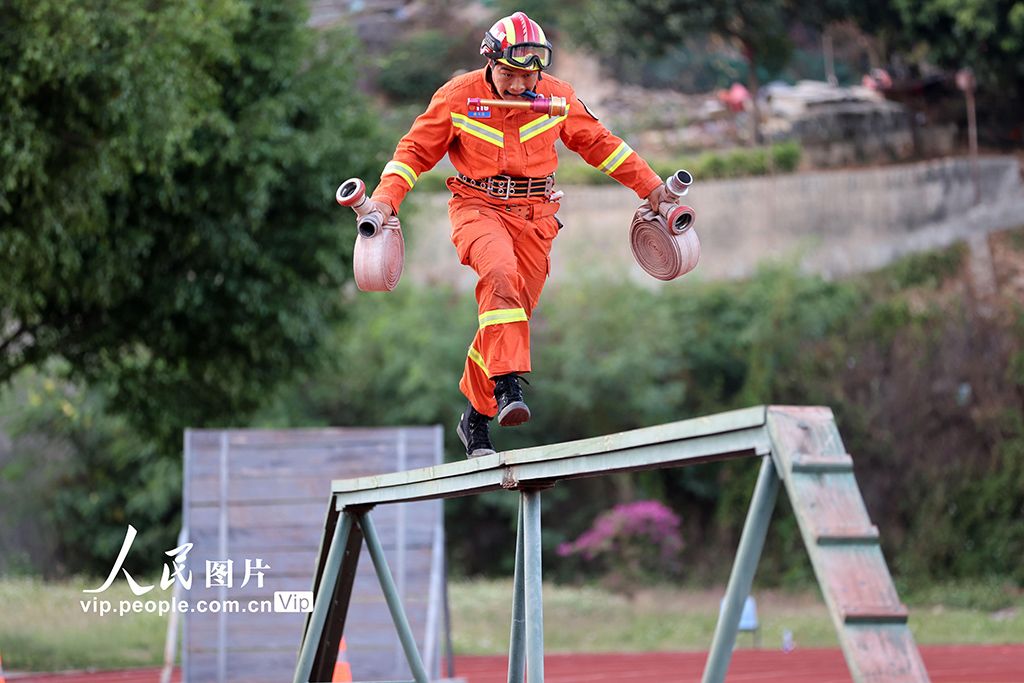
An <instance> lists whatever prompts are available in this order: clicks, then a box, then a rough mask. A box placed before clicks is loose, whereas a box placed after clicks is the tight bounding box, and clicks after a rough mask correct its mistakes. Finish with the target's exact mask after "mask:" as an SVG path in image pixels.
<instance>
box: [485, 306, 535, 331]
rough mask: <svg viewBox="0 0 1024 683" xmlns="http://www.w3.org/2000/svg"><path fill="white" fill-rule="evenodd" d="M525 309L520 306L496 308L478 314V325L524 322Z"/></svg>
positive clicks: (526, 319)
mask: <svg viewBox="0 0 1024 683" xmlns="http://www.w3.org/2000/svg"><path fill="white" fill-rule="evenodd" d="M528 320H529V318H527V317H526V311H525V310H524V309H522V308H498V309H495V310H493V311H486V312H484V313H481V314H480V327H488V326H489V325H507V324H508V323H519V322H526V321H528Z"/></svg>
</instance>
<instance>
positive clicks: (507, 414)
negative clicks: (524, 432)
mask: <svg viewBox="0 0 1024 683" xmlns="http://www.w3.org/2000/svg"><path fill="white" fill-rule="evenodd" d="M519 380H522V381H524V382H526V380H525V379H523V378H522V377H520V376H519V375H517V374H515V373H512V374H510V375H502V376H501V377H495V378H494V400H495V401H497V402H498V424H500V425H501V426H502V427H515V426H516V425H521V424H523V423H524V422H529V420H530V408H529V406H527V405H526V402H525V401H524V400H523V388H522V387H521V386H519ZM526 383H527V384H529V382H526Z"/></svg>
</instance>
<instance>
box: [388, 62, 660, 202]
mask: <svg viewBox="0 0 1024 683" xmlns="http://www.w3.org/2000/svg"><path fill="white" fill-rule="evenodd" d="M537 92H538V93H539V94H541V95H547V96H551V95H557V96H559V97H564V98H565V99H566V102H567V103H568V105H569V108H568V112H567V113H566V115H564V116H556V117H552V116H549V115H547V114H538V113H536V112H531V111H523V110H516V109H503V108H502V109H498V108H491V109H489V110H488V109H487V108H475V109H477V110H475V111H469V108H468V106H467V103H466V100H467V99H468V98H470V97H482V98H495V97H497V95H496V93H495V91H494V88H493V87H492V86H491V83H490V82H489V80H488V78H487V69H486V68H485V69H478V70H477V71H471V72H470V73H467V74H464V75H461V76H456V77H455V78H453V79H452V80H450V81H448V82H447V83H445V84H444V85H443V86H441V88H440V89H438V91H437V92H436V93H434V96H433V98H431V100H430V106H428V107H427V110H426V111H425V112H424V113H423V114H421V115H420V116H419V117H418V118H417V119H416V121H415V122H414V123H413V124H412V128H411V129H410V130H409V132H408V133H406V134H405V136H404V137H403V138H402V139H401V140H400V141H399V143H398V147H397V148H396V149H395V155H394V156H393V157H392V159H391V161H389V162H388V163H387V165H386V166H384V171H383V172H382V173H381V180H380V184H379V185H378V186H377V189H376V190H375V191H374V193H373V199H374V200H376V201H386V202H388V203H390V204H391V207H392V208H393V209H394V210H395V211H396V212H397V211H398V208H399V205H401V203H402V200H403V199H404V198H405V195H406V193H408V192H409V190H411V189H412V188H413V186H414V185H415V184H416V179H417V178H418V177H419V175H420V174H421V173H424V172H425V171H429V170H430V169H432V168H433V167H434V165H435V164H437V162H438V161H440V160H441V157H443V156H444V155H445V153H446V152H447V153H448V156H449V158H450V159H451V161H452V164H454V165H455V168H456V169H458V170H459V172H461V173H462V174H464V175H466V176H469V177H470V178H477V179H480V178H486V177H488V176H492V175H500V174H507V175H511V176H529V177H535V178H536V177H543V176H547V175H550V174H552V173H554V172H555V168H556V167H557V166H558V157H557V156H556V154H555V141H556V140H558V139H559V138H561V140H562V142H564V143H565V145H566V147H568V148H569V149H571V150H573V151H574V152H576V153H578V154H579V155H580V156H582V157H583V159H584V160H586V162H587V163H588V164H590V165H591V166H593V167H595V168H597V169H599V170H601V171H603V172H604V173H606V174H608V175H609V176H611V177H612V178H614V179H615V180H617V181H619V182H620V183H622V184H623V185H625V186H626V187H629V188H632V189H633V190H634V191H635V192H636V193H637V195H638V196H639V197H640V198H644V197H646V196H647V195H648V194H650V192H651V190H653V189H654V188H656V187H657V186H658V185H660V184H661V182H662V181H661V178H659V177H658V175H657V174H656V173H655V172H654V171H653V170H652V169H651V167H650V166H648V165H647V162H645V161H644V160H643V159H641V158H640V156H639V155H638V154H637V153H636V152H634V151H633V150H632V149H631V148H630V147H629V145H627V144H626V143H625V142H623V141H622V139H621V138H618V137H616V136H615V135H612V133H611V132H610V131H609V130H608V129H607V128H605V127H604V126H603V125H602V124H601V123H600V122H599V121H598V120H597V118H596V117H595V116H594V115H593V114H591V113H590V111H589V110H588V109H587V107H586V106H585V105H584V104H583V103H582V102H580V101H579V99H577V97H576V93H575V91H574V90H573V89H572V86H570V85H569V84H568V83H566V82H565V81H561V80H559V79H557V78H553V77H552V76H548V75H545V76H544V77H543V78H542V79H541V81H540V82H539V83H538V84H537ZM463 187H465V186H463ZM466 190H467V192H466V193H467V194H474V193H477V191H475V190H473V189H472V188H468V187H466ZM460 191H461V190H460ZM531 201H532V202H534V203H536V202H543V201H545V200H544V198H542V197H535V198H532V200H531Z"/></svg>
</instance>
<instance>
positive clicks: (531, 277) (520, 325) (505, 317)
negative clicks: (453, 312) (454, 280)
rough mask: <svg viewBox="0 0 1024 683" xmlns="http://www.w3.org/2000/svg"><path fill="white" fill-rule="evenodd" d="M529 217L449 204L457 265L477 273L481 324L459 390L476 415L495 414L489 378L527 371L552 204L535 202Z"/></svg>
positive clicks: (475, 202)
mask: <svg viewBox="0 0 1024 683" xmlns="http://www.w3.org/2000/svg"><path fill="white" fill-rule="evenodd" d="M539 206H540V207H541V208H540V209H539V210H538V213H548V214H549V215H543V216H541V217H534V218H532V219H526V218H520V217H519V216H516V215H514V214H511V213H508V212H506V211H504V210H502V209H501V207H497V206H494V205H492V204H488V203H487V202H485V201H483V200H480V199H476V198H472V197H460V196H455V197H453V198H452V200H451V201H450V202H449V203H448V216H449V218H451V223H452V242H453V243H454V244H455V249H456V251H458V253H459V260H460V261H461V262H462V263H463V264H464V265H467V266H469V267H470V268H472V269H473V270H475V271H476V274H477V276H478V277H479V278H480V279H479V281H478V282H477V285H476V301H477V307H478V313H479V326H478V327H477V331H476V336H474V337H473V343H472V344H470V346H469V353H468V354H467V358H466V367H465V370H464V371H463V373H462V380H461V381H460V382H459V388H460V389H461V390H462V393H463V394H465V395H466V398H468V399H469V402H470V403H472V404H473V407H474V408H476V410H477V411H479V412H480V413H483V414H484V415H487V416H489V417H494V416H495V415H496V414H497V413H498V406H497V403H496V402H495V400H494V379H493V378H494V377H498V376H500V375H506V374H508V373H510V372H515V373H525V372H530V316H531V315H532V314H533V309H534V308H535V307H536V306H537V302H538V300H539V299H540V293H541V290H542V289H543V288H544V282H545V281H546V280H547V277H548V274H549V273H550V270H551V256H550V253H551V241H552V240H553V239H554V238H555V235H557V234H558V229H559V224H558V220H557V219H556V218H555V217H554V215H553V209H556V208H557V205H550V204H545V205H539Z"/></svg>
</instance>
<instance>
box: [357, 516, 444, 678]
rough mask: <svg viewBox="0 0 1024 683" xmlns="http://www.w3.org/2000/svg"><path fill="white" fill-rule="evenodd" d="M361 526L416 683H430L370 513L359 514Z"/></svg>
mask: <svg viewBox="0 0 1024 683" xmlns="http://www.w3.org/2000/svg"><path fill="white" fill-rule="evenodd" d="M359 526H360V528H362V530H363V535H364V536H366V549H367V550H368V551H369V552H370V559H371V560H373V568H374V569H375V570H376V572H377V579H378V580H379V581H380V587H381V590H383V591H384V599H385V600H386V601H387V603H388V609H389V610H390V611H391V618H392V620H394V622H395V629H396V630H397V631H398V638H399V640H401V641H402V649H403V650H404V651H405V658H406V659H407V660H408V661H409V669H410V670H411V671H412V676H413V678H414V679H415V681H416V683H429V680H430V679H429V678H428V677H427V670H426V669H425V668H424V667H423V660H421V659H420V653H419V651H418V650H417V649H416V639H415V638H414V637H413V635H412V629H411V628H409V620H408V619H407V618H406V616H405V610H404V609H402V599H401V597H399V595H398V588H396V587H395V580H394V578H392V576H391V569H390V568H389V567H388V561H387V558H385V557H384V548H383V547H382V546H381V544H380V538H379V537H378V536H377V529H376V528H375V527H374V526H373V522H372V521H371V520H370V515H369V513H363V514H361V515H360V516H359Z"/></svg>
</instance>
